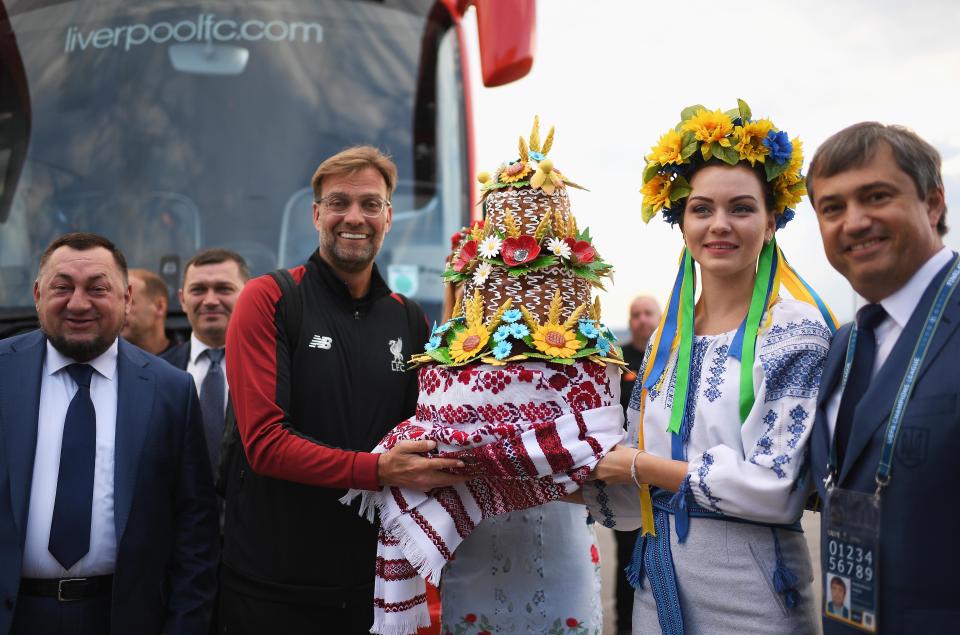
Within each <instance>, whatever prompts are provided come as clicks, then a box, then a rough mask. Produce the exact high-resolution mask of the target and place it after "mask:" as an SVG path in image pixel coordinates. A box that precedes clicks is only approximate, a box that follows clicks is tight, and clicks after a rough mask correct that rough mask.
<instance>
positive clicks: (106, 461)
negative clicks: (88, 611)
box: [21, 341, 117, 578]
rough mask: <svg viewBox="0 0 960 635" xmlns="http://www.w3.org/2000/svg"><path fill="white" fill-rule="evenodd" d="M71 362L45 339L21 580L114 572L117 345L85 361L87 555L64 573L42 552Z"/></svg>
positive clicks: (71, 391) (70, 389)
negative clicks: (92, 421) (91, 458)
mask: <svg viewBox="0 0 960 635" xmlns="http://www.w3.org/2000/svg"><path fill="white" fill-rule="evenodd" d="M73 363H75V360H72V359H70V358H69V357H65V356H64V355H63V354H62V353H60V351H58V350H57V349H55V348H54V347H53V345H52V344H51V343H50V342H49V341H47V354H46V357H45V359H44V362H43V375H42V377H41V380H40V411H39V416H38V418H37V450H36V454H35V455H34V460H33V481H32V482H31V485H30V510H29V514H28V515H27V537H26V543H25V544H24V549H23V566H22V568H21V572H22V575H23V577H25V578H65V577H87V576H94V575H105V574H109V573H113V569H114V564H115V563H116V560H117V534H116V528H115V525H114V521H113V463H114V438H115V433H116V424H117V342H116V341H114V342H113V345H112V346H111V347H110V348H109V349H107V351H106V352H105V353H103V354H102V355H100V356H99V357H96V358H94V359H93V360H91V361H89V362H87V363H88V364H90V365H91V366H93V368H94V370H95V371H96V372H95V373H93V375H92V376H91V378H90V399H91V400H92V401H93V407H94V409H95V410H96V414H97V446H96V455H95V457H96V458H95V463H94V471H93V509H92V513H91V519H90V551H88V552H87V554H86V555H85V556H83V557H82V558H81V559H80V560H79V561H78V562H77V563H76V564H74V565H73V566H72V567H71V568H70V569H69V570H67V569H64V568H63V567H62V566H61V565H60V563H59V562H57V559H56V558H54V557H53V555H51V553H50V551H49V549H48V548H47V547H48V545H49V543H50V524H51V522H52V520H53V505H54V502H55V500H56V497H57V479H58V477H59V474H60V445H61V442H62V441H63V424H64V421H65V420H66V417H67V408H68V407H69V405H70V401H71V400H72V399H73V396H74V395H75V394H76V392H77V384H76V383H74V381H73V379H72V378H71V377H70V374H69V373H68V372H67V370H66V368H67V366H69V365H70V364H73Z"/></svg>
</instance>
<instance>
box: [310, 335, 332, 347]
mask: <svg viewBox="0 0 960 635" xmlns="http://www.w3.org/2000/svg"><path fill="white" fill-rule="evenodd" d="M332 344H333V338H331V337H327V336H323V337H320V336H319V335H314V336H313V339H312V340H310V343H309V344H308V345H307V347H308V348H322V349H324V350H330V346H331V345H332Z"/></svg>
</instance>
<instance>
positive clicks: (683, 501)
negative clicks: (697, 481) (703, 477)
mask: <svg viewBox="0 0 960 635" xmlns="http://www.w3.org/2000/svg"><path fill="white" fill-rule="evenodd" d="M689 493H690V475H689V474H688V475H687V477H686V478H685V479H683V482H682V483H680V488H679V489H678V490H677V493H676V494H674V495H673V496H672V497H671V498H670V507H672V508H674V509H675V510H676V512H675V513H674V515H673V522H675V523H676V524H677V542H679V543H680V544H683V543H684V542H686V540H687V534H688V533H689V532H690V510H688V509H687V494H689Z"/></svg>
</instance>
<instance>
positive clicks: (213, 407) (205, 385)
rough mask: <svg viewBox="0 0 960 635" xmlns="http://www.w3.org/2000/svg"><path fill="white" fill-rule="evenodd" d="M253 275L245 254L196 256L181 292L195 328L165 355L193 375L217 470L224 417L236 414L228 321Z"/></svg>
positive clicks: (216, 251) (210, 252)
mask: <svg viewBox="0 0 960 635" xmlns="http://www.w3.org/2000/svg"><path fill="white" fill-rule="evenodd" d="M249 279H250V270H249V269H248V268H247V263H246V261H245V260H244V259H243V257H242V256H240V254H237V253H235V252H233V251H230V250H228V249H217V248H213V249H205V250H203V251H201V252H199V253H197V254H196V255H194V256H193V258H191V259H190V260H189V261H188V262H187V265H186V266H185V267H184V269H183V286H182V287H181V288H180V291H179V294H178V295H179V296H180V306H181V307H182V308H183V312H184V313H186V315H187V320H188V321H189V322H190V327H191V329H192V330H193V333H192V334H191V335H190V339H189V340H188V341H186V342H183V343H182V344H178V345H177V346H174V347H173V348H171V349H170V350H168V351H167V352H166V353H164V354H162V355H161V357H163V358H164V359H165V360H167V361H168V362H170V363H171V364H173V365H174V366H176V367H177V368H182V369H183V370H185V371H187V372H188V373H190V374H191V375H192V376H193V379H194V382H195V383H196V386H197V392H198V393H199V394H200V406H201V410H202V411H203V428H204V434H205V435H206V440H207V451H208V452H209V458H210V465H211V468H212V470H213V473H214V475H216V474H217V473H218V469H219V467H220V455H221V451H222V447H223V446H222V444H223V440H224V434H223V432H224V427H225V421H226V419H227V418H232V408H231V407H230V400H229V388H228V386H227V376H226V372H225V370H224V369H225V368H226V361H225V358H224V347H225V346H226V340H227V325H228V324H229V323H230V316H231V315H232V314H233V307H234V305H235V304H236V303H237V298H239V297H240V292H241V291H242V290H243V286H244V285H245V284H246V283H247V280H249Z"/></svg>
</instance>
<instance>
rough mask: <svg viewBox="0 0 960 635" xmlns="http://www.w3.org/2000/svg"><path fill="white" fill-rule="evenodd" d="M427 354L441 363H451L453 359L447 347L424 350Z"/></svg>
mask: <svg viewBox="0 0 960 635" xmlns="http://www.w3.org/2000/svg"><path fill="white" fill-rule="evenodd" d="M425 352H426V354H427V355H429V356H430V357H432V358H433V359H435V360H437V361H438V362H440V363H441V364H452V363H453V359H452V358H451V357H450V349H449V348H446V347H444V348H435V349H433V350H432V351H425Z"/></svg>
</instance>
